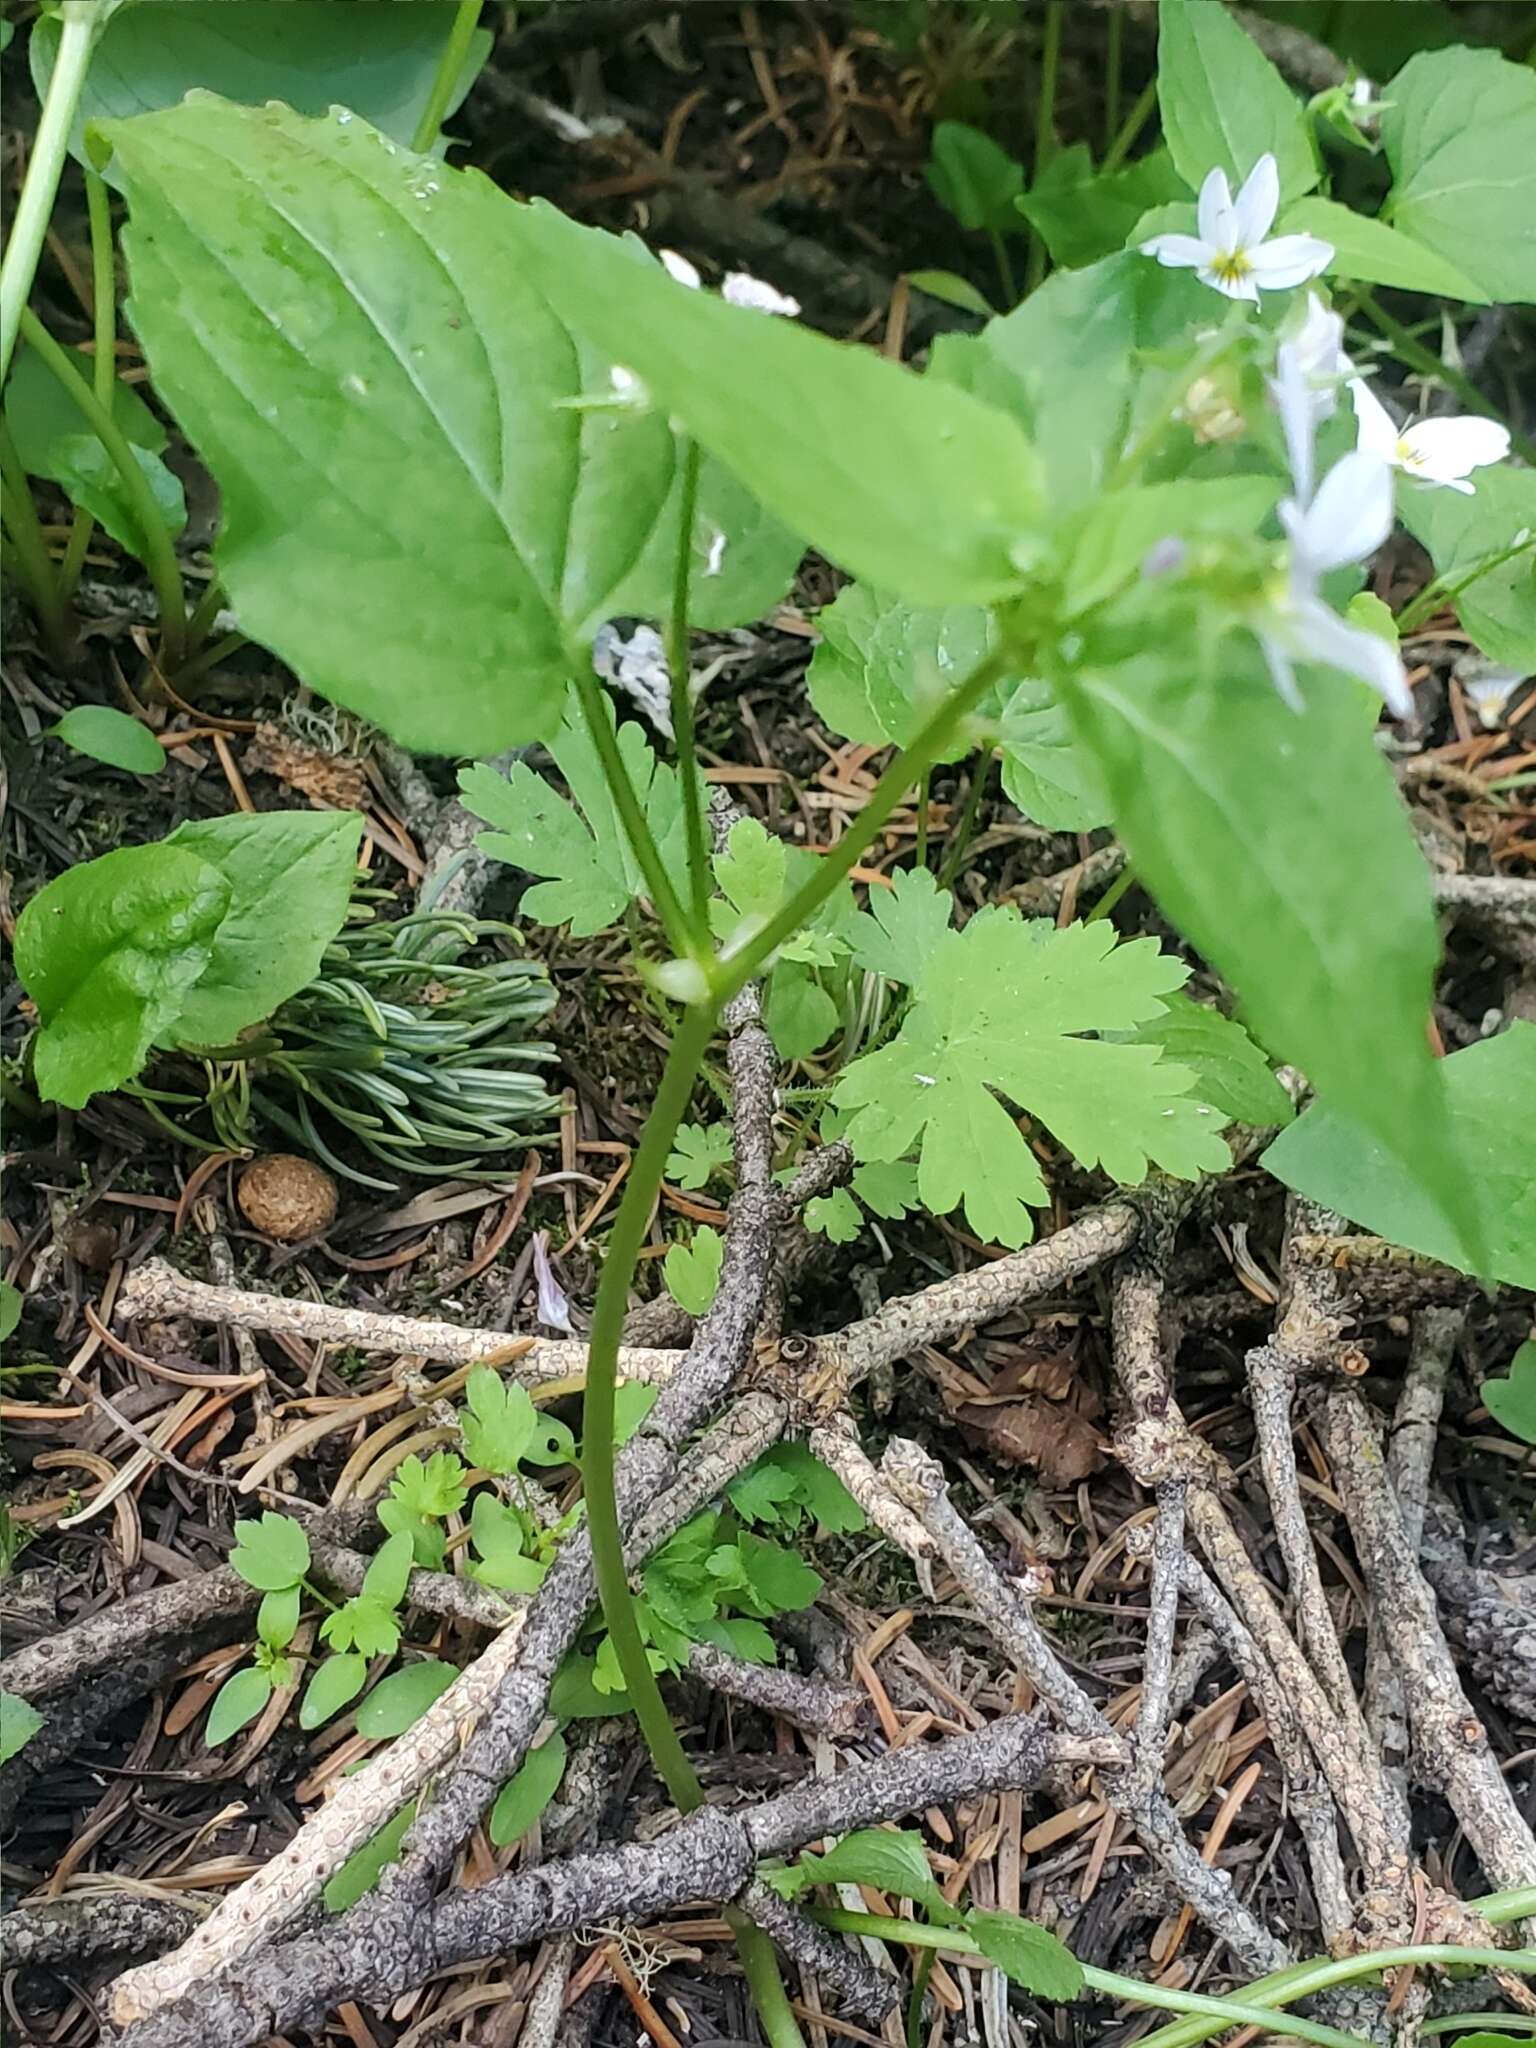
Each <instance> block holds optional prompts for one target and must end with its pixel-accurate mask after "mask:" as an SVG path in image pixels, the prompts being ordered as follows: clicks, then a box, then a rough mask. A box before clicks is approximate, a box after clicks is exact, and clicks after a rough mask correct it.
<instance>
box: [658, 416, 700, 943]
mask: <svg viewBox="0 0 1536 2048" xmlns="http://www.w3.org/2000/svg"><path fill="white" fill-rule="evenodd" d="M681 499H682V504H681V508H680V510H679V513H678V523H677V555H676V559H675V562H674V565H673V570H672V614H671V617H670V618H669V619H668V621H667V668H668V672H669V673H670V676H671V679H672V742H673V745H674V746H675V747H676V749H677V773H678V779H679V781H680V782H681V784H682V790H683V824H684V828H685V830H686V833H687V844H688V884H689V894H690V897H691V908H692V912H693V930H694V939H695V943H696V944H697V945H700V946H703V945H706V944H707V943H708V940H709V898H710V877H709V846H708V843H707V841H706V839H705V836H704V806H703V804H702V803H701V801H700V792H699V758H698V748H697V745H696V743H695V739H694V727H693V690H692V687H691V684H692V680H693V679H692V676H691V675H690V673H689V666H688V581H689V577H690V574H691V573H692V568H693V518H694V511H695V508H696V507H697V505H698V502H699V444H698V442H697V441H695V440H694V438H693V436H692V435H691V434H690V435H689V436H688V437H687V438H686V440H685V441H684V443H683V481H682V491H681Z"/></svg>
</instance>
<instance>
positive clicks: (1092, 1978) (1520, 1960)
mask: <svg viewBox="0 0 1536 2048" xmlns="http://www.w3.org/2000/svg"><path fill="white" fill-rule="evenodd" d="M810 1917H811V1918H812V1919H813V1920H816V1921H817V1922H819V1923H820V1925H821V1926H823V1927H830V1928H833V1929H835V1930H836V1931H837V1932H839V1933H842V1934H867V1935H871V1936H873V1937H874V1939H875V1940H876V1941H893V1942H901V1943H904V1944H905V1946H907V1947H908V1948H930V1949H948V1950H949V1951H950V1952H951V1954H954V1955H962V1956H984V1955H985V1953H986V1951H985V1950H984V1949H983V1948H982V1946H981V1944H980V1942H978V1941H977V1940H976V1939H975V1937H974V1936H973V1935H970V1934H968V1933H967V1932H966V1931H965V1929H964V1928H961V1927H930V1926H928V1925H927V1924H926V1923H923V1922H920V1921H916V1920H897V1919H895V1918H893V1917H891V1916H890V1915H888V1914H884V1913H853V1912H847V1911H845V1910H844V1909H843V1908H842V1907H832V1906H828V1907H818V1908H816V1909H815V1910H814V1911H813V1912H812V1913H811V1915H810ZM1427 1964H1452V1965H1470V1966H1473V1967H1475V1968H1480V1969H1485V1970H1491V1969H1505V1970H1515V1971H1518V1972H1519V1973H1520V1974H1521V1975H1523V1976H1536V1950H1531V1949H1526V1950H1523V1951H1522V1950H1518V1949H1502V1948H1461V1947H1445V1946H1441V1945H1440V1944H1439V1943H1437V1942H1429V1941H1426V1942H1417V1943H1414V1944H1412V1945H1410V1946H1407V1947H1404V1948H1384V1949H1375V1950H1372V1951H1370V1952H1368V1953H1367V1954H1364V1955H1358V1956H1345V1957H1344V1958H1343V1959H1342V1961H1339V1962H1332V1961H1319V1962H1315V1963H1299V1964H1296V1965H1294V1966H1293V1967H1292V1968H1290V1969H1288V1970H1279V1971H1276V1972H1275V1974H1274V1975H1273V1976H1272V1977H1264V1978H1260V1979H1259V1981H1258V1982H1257V1983H1255V1984H1248V1985H1245V1986H1244V1987H1243V1991H1242V1992H1241V1993H1238V1994H1235V1995H1233V1996H1231V1997H1218V1996H1209V1997H1208V1996H1206V1995H1204V1994H1202V1993H1199V1992H1193V1991H1173V1990H1170V1989H1169V1988H1167V1987H1166V1986H1164V1985H1161V1984H1144V1983H1142V1982H1141V1980H1140V1979H1139V1978H1137V1977H1122V1976H1121V1975H1120V1974H1119V1972H1118V1971H1116V1970H1097V1969H1094V1968H1093V1966H1092V1965H1091V1964H1088V1963H1084V1964H1082V1965H1081V1968H1082V1972H1083V1979H1084V1981H1085V1983H1086V1984H1087V1985H1088V1988H1089V1989H1090V1990H1091V1991H1102V1992H1103V1993H1104V1994H1105V1995H1106V1996H1107V1997H1110V1998H1123V1999H1125V2000H1127V2001H1128V2002H1129V2003H1132V2004H1135V2005H1152V2006H1161V2007H1163V2008H1164V2009H1165V2010H1166V2011H1168V2012H1185V2013H1192V2014H1198V2015H1199V2016H1200V2018H1201V2020H1202V2021H1203V2022H1205V2024H1202V2025H1201V2026H1199V2027H1198V2029H1197V2028H1195V2027H1191V2028H1189V2029H1188V2030H1187V2031H1186V2030H1185V2029H1184V2028H1183V2027H1163V2028H1160V2029H1159V2031H1158V2032H1157V2033H1155V2034H1148V2035H1147V2036H1146V2037H1145V2039H1144V2040H1143V2043H1142V2048H1151V2044H1152V2043H1154V2042H1155V2043H1156V2044H1157V2048H1174V2044H1175V2043H1176V2042H1178V2043H1182V2042H1185V2041H1190V2042H1194V2041H1205V2040H1209V2039H1210V2038H1211V2036H1212V2035H1213V2034H1220V2033H1224V2032H1226V2031H1227V2029H1228V2028H1231V2027H1256V2028H1258V2029H1260V2030H1261V2031H1263V2032H1265V2033H1271V2034H1285V2035H1288V2036H1293V2037H1294V2038H1295V2039H1297V2040H1299V2041H1315V2042H1317V2043H1318V2044H1319V2048H1359V2036H1358V2035H1355V2034H1345V2033H1341V2032H1340V2030H1339V2029H1338V2028H1337V2027H1325V2026H1323V2025H1321V2024H1320V2023H1319V2022H1318V2021H1316V2020H1305V2019H1298V2018H1297V2017H1296V2015H1295V2014H1294V2013H1290V2012H1284V2011H1281V2010H1280V2006H1281V2005H1282V2004H1284V2005H1289V2004H1290V2003H1291V2002H1292V2000H1293V1999H1297V1998H1307V1997H1310V1996H1311V1995H1312V1994H1313V1993H1314V1992H1318V1991H1327V1990H1330V1989H1332V1987H1333V1986H1334V1985H1336V1984H1351V1983H1354V1982H1355V1981H1356V1980H1357V1979H1359V1978H1361V1977H1374V1976H1377V1975H1379V1973H1380V1972H1381V1971H1383V1970H1399V1969H1406V1968H1409V1967H1412V1966H1415V1965H1427ZM1282 1978H1283V1979H1285V1980H1286V1982H1285V1983H1284V1984H1283V1985H1281V1986H1280V1992H1279V1995H1278V1997H1276V1993H1275V1992H1274V1990H1273V1989H1271V1988H1270V1987H1273V1986H1275V1985H1277V1984H1279V1982H1280V1980H1281V1979H1282ZM1260 1994H1263V1995H1266V1996H1270V1997H1276V2003H1275V2004H1274V2005H1261V2004H1256V2003H1254V2002H1252V2001H1253V2000H1254V1998H1255V1997H1257V1996H1258V1995H1260Z"/></svg>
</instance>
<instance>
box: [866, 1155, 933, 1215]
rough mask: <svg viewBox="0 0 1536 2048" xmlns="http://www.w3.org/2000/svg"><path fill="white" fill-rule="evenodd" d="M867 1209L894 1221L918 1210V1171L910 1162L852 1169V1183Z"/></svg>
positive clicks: (873, 1163)
mask: <svg viewBox="0 0 1536 2048" xmlns="http://www.w3.org/2000/svg"><path fill="white" fill-rule="evenodd" d="M850 1185H851V1186H852V1188H853V1192H854V1193H855V1194H856V1195H857V1196H858V1198H859V1200H860V1201H861V1202H862V1203H863V1204H864V1206H865V1208H866V1209H870V1210H873V1212H874V1214H875V1215H876V1216H883V1217H886V1218H887V1219H890V1220H894V1219H895V1218H896V1217H898V1216H907V1215H910V1214H911V1212H912V1211H913V1210H914V1209H916V1208H917V1207H918V1206H919V1204H918V1195H917V1168H916V1166H915V1165H914V1164H913V1162H912V1161H911V1160H910V1159H871V1160H866V1161H865V1162H864V1164H863V1165H861V1166H856V1167H855V1168H854V1169H853V1180H852V1182H851V1183H850Z"/></svg>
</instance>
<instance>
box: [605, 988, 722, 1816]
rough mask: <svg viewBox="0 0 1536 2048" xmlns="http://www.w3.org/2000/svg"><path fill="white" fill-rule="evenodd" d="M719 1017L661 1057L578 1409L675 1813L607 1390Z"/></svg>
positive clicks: (617, 1638)
mask: <svg viewBox="0 0 1536 2048" xmlns="http://www.w3.org/2000/svg"><path fill="white" fill-rule="evenodd" d="M718 1015H719V1008H718V1005H717V1004H715V1003H701V1004H698V1005H697V1006H696V1007H694V1008H692V1009H688V1010H685V1011H684V1012H683V1017H682V1022H681V1023H680V1024H679V1026H678V1028H677V1034H676V1036H675V1037H674V1038H673V1040H672V1047H671V1050H670V1051H669V1052H668V1054H667V1064H666V1067H665V1069H664V1070H663V1072H662V1076H661V1082H660V1085H659V1087H658V1088H657V1090H656V1097H655V1100H654V1102H653V1103H652V1105H651V1113H650V1115H649V1116H648V1117H647V1118H646V1120H645V1129H644V1131H643V1132H642V1134H641V1138H640V1144H639V1147H638V1149H637V1150H636V1152H635V1156H634V1160H633V1162H632V1164H631V1166H630V1169H629V1177H628V1179H627V1180H626V1181H625V1183H624V1195H623V1199H622V1200H621V1201H620V1203H619V1207H618V1212H617V1214H616V1215H615V1217H614V1220H613V1228H612V1229H611V1230H610V1232H609V1233H608V1243H607V1247H606V1249H605V1250H604V1253H603V1271H602V1277H601V1278H600V1280H599V1281H598V1287H597V1300H596V1302H595V1303H594V1305H593V1309H592V1328H591V1332H590V1334H589V1336H588V1338H587V1383H586V1391H585V1393H584V1394H583V1395H582V1403H581V1481H582V1490H583V1492H584V1494H585V1495H586V1502H587V1527H588V1529H589V1530H590V1531H591V1535H592V1562H593V1566H594V1568H595V1570H596V1573H597V1590H598V1596H599V1598H600V1599H601V1600H602V1603H603V1619H604V1620H605V1621H606V1622H607V1624H608V1633H609V1635H610V1636H611V1637H612V1638H613V1647H614V1652H615V1654H616V1656H617V1657H618V1660H619V1669H620V1670H621V1671H622V1672H623V1673H624V1683H625V1687H626V1689H627V1690H628V1693H629V1699H630V1704H631V1706H632V1707H633V1708H634V1710H635V1713H636V1715H637V1716H638V1718H639V1722H640V1728H641V1732H642V1733H643V1734H644V1736H645V1739H646V1743H647V1745H648V1746H649V1748H650V1752H651V1755H652V1756H653V1757H654V1758H655V1761H656V1768H657V1769H658V1770H659V1771H660V1772H661V1775H662V1778H663V1779H664V1781H665V1783H666V1787H667V1790H668V1792H670V1793H671V1795H672V1798H673V1801H674V1802H675V1804H676V1806H677V1808H678V1810H679V1812H681V1813H692V1812H693V1810H694V1808H695V1807H696V1806H698V1805H699V1804H700V1802H701V1801H702V1799H703V1797H704V1794H703V1791H702V1789H701V1787H700V1785H699V1781H698V1779H697V1777H695V1775H694V1770H693V1766H692V1764H690V1763H689V1761H688V1758H687V1756H686V1755H685V1754H684V1751H683V1745H682V1743H681V1742H680V1741H679V1740H678V1735H677V1730H676V1729H675V1728H674V1727H673V1725H672V1717H671V1715H670V1714H669V1713H668V1712H667V1709H666V1704H665V1702H664V1701H663V1699H662V1697H661V1688H660V1686H659V1685H658V1684H657V1683H656V1674H655V1672H654V1671H652V1669H651V1666H650V1660H649V1658H648V1657H647V1656H646V1653H645V1644H644V1642H643V1640H642V1639H641V1635H640V1624H639V1621H638V1619H637V1618H636V1615H635V1605H634V1599H633V1596H632V1595H631V1593H630V1590H629V1574H628V1572H627V1571H626V1570H625V1566H624V1536H623V1531H622V1529H621V1527H620V1524H619V1499H618V1489H617V1487H616V1485H615V1483H614V1443H613V1432H614V1386H615V1382H616V1378H617V1372H618V1362H619V1340H620V1333H621V1331H622V1328H623V1323H624V1313H625V1309H626V1307H627V1304H628V1295H629V1283H630V1281H631V1279H632V1278H633V1277H634V1270H635V1262H636V1260H637V1259H638V1258H639V1256H640V1247H641V1245H642V1244H643V1243H644V1241H645V1233H646V1230H647V1228H648V1227H649V1225H650V1220H651V1204H652V1203H653V1202H654V1201H655V1199H656V1193H657V1190H658V1189H659V1188H660V1186H661V1180H662V1175H663V1173H664V1171H665V1169H666V1163H667V1154H668V1153H669V1152H670V1151H671V1149H672V1140H673V1139H674V1137H676V1135H677V1127H678V1125H679V1124H680V1123H681V1122H682V1120H683V1114H684V1112H685V1110H686V1109H687V1107H688V1099H689V1097H690V1096H691V1095H692V1093H693V1084H694V1082H695V1080H696V1079H697V1077H698V1072H699V1068H700V1067H701V1066H702V1065H703V1062H704V1054H705V1052H706V1051H707V1049H708V1046H709V1041H710V1039H711V1037H712V1036H713V1035H714V1029H715V1021H716V1018H717V1016H718Z"/></svg>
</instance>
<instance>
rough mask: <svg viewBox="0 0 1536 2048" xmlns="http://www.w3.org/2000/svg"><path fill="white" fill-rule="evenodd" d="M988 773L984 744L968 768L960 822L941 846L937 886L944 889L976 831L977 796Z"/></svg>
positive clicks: (987, 752)
mask: <svg viewBox="0 0 1536 2048" xmlns="http://www.w3.org/2000/svg"><path fill="white" fill-rule="evenodd" d="M991 773H992V749H991V748H990V747H986V748H984V749H983V750H982V752H981V753H979V754H978V755H977V756H976V764H975V766H974V767H973V768H972V770H971V786H970V788H969V789H968V790H967V791H966V792H965V809H964V810H963V811H962V812H961V813H960V822H959V823H958V824H957V825H956V827H955V829H954V831H953V832H951V833H950V835H949V844H948V845H947V846H946V847H945V849H944V859H943V863H942V865H941V866H940V868H939V887H940V888H941V889H947V888H948V887H949V885H950V883H951V882H953V880H954V879H955V877H956V875H958V874H959V872H960V866H961V863H962V862H963V861H964V859H965V852H966V848H967V847H968V846H969V845H970V843H971V835H972V833H973V832H974V831H975V830H976V820H977V818H978V817H979V816H980V815H981V799H982V797H983V795H984V794H985V792H986V787H987V777H988V776H989V775H990V774H991Z"/></svg>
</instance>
